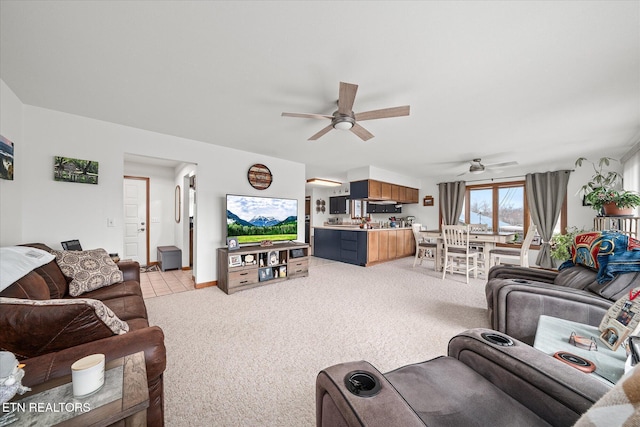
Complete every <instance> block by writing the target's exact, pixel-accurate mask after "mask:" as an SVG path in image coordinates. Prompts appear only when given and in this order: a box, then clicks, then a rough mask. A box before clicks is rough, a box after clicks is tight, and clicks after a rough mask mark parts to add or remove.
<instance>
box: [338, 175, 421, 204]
mask: <svg viewBox="0 0 640 427" xmlns="http://www.w3.org/2000/svg"><path fill="white" fill-rule="evenodd" d="M350 194H351V199H367V200H380V201H382V200H393V201H396V202H399V203H418V201H419V200H418V189H417V188H411V187H405V186H403V185H397V184H390V183H388V182H382V181H376V180H375V179H367V180H362V181H353V182H351V185H350Z"/></svg>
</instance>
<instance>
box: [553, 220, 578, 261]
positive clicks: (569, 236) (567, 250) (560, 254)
mask: <svg viewBox="0 0 640 427" xmlns="http://www.w3.org/2000/svg"><path fill="white" fill-rule="evenodd" d="M580 233H584V230H578V227H567V232H566V233H565V234H560V233H556V234H554V235H553V236H552V237H551V241H550V242H549V243H550V244H551V258H553V259H555V260H557V261H560V262H561V263H562V262H564V261H566V260H568V259H569V258H571V245H573V239H574V238H575V237H576V235H577V234H580Z"/></svg>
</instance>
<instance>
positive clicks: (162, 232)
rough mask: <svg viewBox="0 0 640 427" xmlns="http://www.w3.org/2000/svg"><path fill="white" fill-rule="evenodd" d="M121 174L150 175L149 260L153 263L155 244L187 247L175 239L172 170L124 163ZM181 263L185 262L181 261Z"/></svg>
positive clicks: (173, 174) (156, 245) (135, 163)
mask: <svg viewBox="0 0 640 427" xmlns="http://www.w3.org/2000/svg"><path fill="white" fill-rule="evenodd" d="M124 174H125V175H128V176H135V177H145V178H149V206H148V209H149V217H150V220H149V224H147V228H148V230H149V261H150V262H156V261H157V260H158V254H157V251H156V248H157V247H158V246H173V245H175V246H177V247H179V248H182V249H183V251H184V250H186V247H185V246H182V242H181V241H178V240H177V239H176V233H175V225H176V222H175V219H174V191H175V186H176V185H175V172H174V170H173V168H170V167H166V166H157V165H149V164H143V163H137V162H128V161H125V162H124ZM183 265H184V264H183Z"/></svg>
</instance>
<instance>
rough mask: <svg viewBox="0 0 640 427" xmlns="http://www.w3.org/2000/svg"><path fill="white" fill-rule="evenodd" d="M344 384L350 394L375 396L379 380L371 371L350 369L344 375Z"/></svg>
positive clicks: (378, 389) (378, 388)
mask: <svg viewBox="0 0 640 427" xmlns="http://www.w3.org/2000/svg"><path fill="white" fill-rule="evenodd" d="M344 385H345V386H346V387H347V390H349V391H350V392H351V393H352V394H355V395H356V396H360V397H371V396H375V395H376V394H378V393H379V392H380V387H381V386H380V381H379V380H378V377H376V376H375V375H374V374H372V373H371V372H366V371H352V372H349V373H348V374H347V375H346V376H345V377H344Z"/></svg>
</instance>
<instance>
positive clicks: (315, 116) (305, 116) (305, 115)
mask: <svg viewBox="0 0 640 427" xmlns="http://www.w3.org/2000/svg"><path fill="white" fill-rule="evenodd" d="M282 117H299V118H302V119H321V120H324V119H329V120H331V119H333V116H325V115H324V114H311V113H282Z"/></svg>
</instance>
